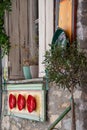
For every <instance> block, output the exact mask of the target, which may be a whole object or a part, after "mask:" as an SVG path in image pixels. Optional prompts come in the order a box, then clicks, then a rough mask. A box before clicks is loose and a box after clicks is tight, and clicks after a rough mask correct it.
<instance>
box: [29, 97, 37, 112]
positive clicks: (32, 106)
mask: <svg viewBox="0 0 87 130" xmlns="http://www.w3.org/2000/svg"><path fill="white" fill-rule="evenodd" d="M27 109H28V111H29V112H30V113H31V112H33V111H34V110H35V109H36V99H35V98H34V97H33V96H32V95H28V98H27Z"/></svg>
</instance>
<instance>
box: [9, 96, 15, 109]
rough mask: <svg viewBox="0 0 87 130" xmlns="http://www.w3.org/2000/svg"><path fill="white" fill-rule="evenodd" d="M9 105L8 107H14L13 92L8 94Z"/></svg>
mask: <svg viewBox="0 0 87 130" xmlns="http://www.w3.org/2000/svg"><path fill="white" fill-rule="evenodd" d="M9 107H10V109H13V108H14V107H16V97H15V96H14V95H13V94H10V95H9Z"/></svg>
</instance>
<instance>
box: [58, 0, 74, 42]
mask: <svg viewBox="0 0 87 130" xmlns="http://www.w3.org/2000/svg"><path fill="white" fill-rule="evenodd" d="M75 12H76V1H74V0H61V1H60V7H59V20H58V21H59V27H61V28H63V29H64V30H65V31H66V33H67V36H68V37H69V39H70V41H71V40H72V39H73V38H75V36H73V35H75V27H76V26H75V25H76V23H75V19H76V16H75Z"/></svg>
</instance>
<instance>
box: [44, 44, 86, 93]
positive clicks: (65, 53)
mask: <svg viewBox="0 0 87 130" xmlns="http://www.w3.org/2000/svg"><path fill="white" fill-rule="evenodd" d="M50 47H51V49H50V50H49V51H46V54H45V60H44V64H45V66H46V70H47V73H48V79H49V82H55V83H56V84H57V85H58V86H59V87H62V88H68V90H70V91H71V86H74V87H76V85H77V84H80V83H81V76H83V75H84V73H86V72H87V57H86V56H85V53H84V52H83V51H81V50H78V49H77V47H76V44H74V43H73V44H72V45H71V46H70V47H64V48H63V47H61V46H58V45H55V44H53V45H50ZM84 82H87V80H86V79H85V80H84Z"/></svg>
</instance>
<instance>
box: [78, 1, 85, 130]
mask: <svg viewBox="0 0 87 130" xmlns="http://www.w3.org/2000/svg"><path fill="white" fill-rule="evenodd" d="M77 15H78V19H77V37H78V41H79V43H80V47H81V48H82V49H85V50H86V51H87V0H79V1H78V12H77ZM85 77H86V78H87V74H86V75H85ZM81 90H82V95H81V100H80V102H81V103H80V105H79V119H80V122H81V123H82V130H87V84H82V86H81Z"/></svg>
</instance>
